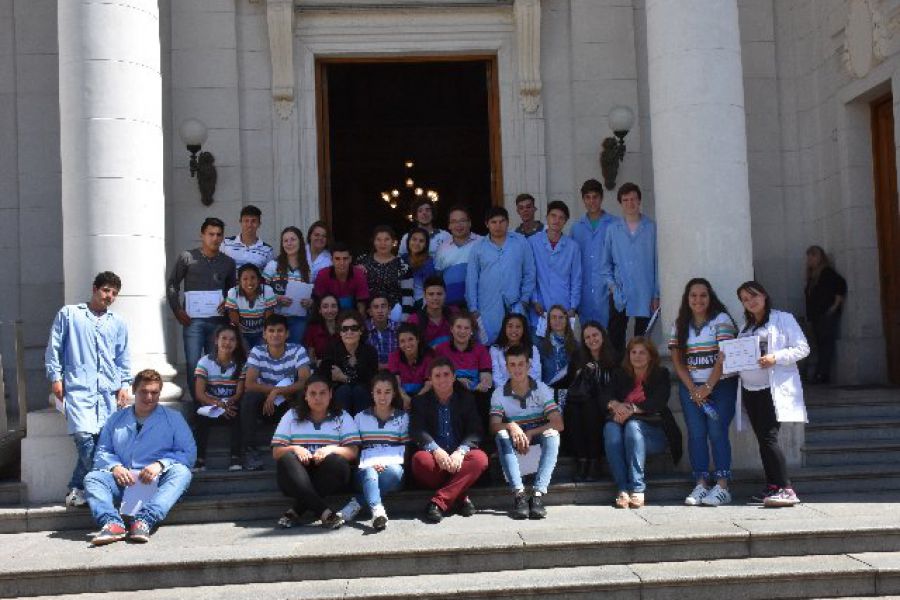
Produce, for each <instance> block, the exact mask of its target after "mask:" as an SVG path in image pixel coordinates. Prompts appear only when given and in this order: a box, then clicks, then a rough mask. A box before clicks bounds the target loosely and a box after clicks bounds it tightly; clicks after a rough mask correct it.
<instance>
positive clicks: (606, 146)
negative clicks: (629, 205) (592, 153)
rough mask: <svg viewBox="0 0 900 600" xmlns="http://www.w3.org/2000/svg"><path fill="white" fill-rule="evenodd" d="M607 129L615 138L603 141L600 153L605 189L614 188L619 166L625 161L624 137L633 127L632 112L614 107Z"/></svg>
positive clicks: (626, 108)
mask: <svg viewBox="0 0 900 600" xmlns="http://www.w3.org/2000/svg"><path fill="white" fill-rule="evenodd" d="M608 119H609V127H610V129H612V131H613V133H614V134H615V136H616V137H608V138H606V139H605V140H603V144H602V147H603V150H601V151H600V171H601V173H603V184H604V185H605V186H606V189H608V190H611V189H613V188H614V187H616V177H617V176H618V174H619V165H620V164H621V163H622V161H623V160H625V136H626V135H628V132H629V131H631V128H632V126H634V112H632V110H631V109H630V108H628V107H627V106H614V107H612V109H611V110H610V111H609V116H608Z"/></svg>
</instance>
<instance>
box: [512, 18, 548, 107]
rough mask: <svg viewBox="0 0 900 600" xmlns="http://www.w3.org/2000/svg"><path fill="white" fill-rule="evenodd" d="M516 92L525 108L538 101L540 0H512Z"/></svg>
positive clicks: (540, 87) (539, 90) (540, 84)
mask: <svg viewBox="0 0 900 600" xmlns="http://www.w3.org/2000/svg"><path fill="white" fill-rule="evenodd" d="M514 11H515V16H516V41H517V43H518V54H519V95H520V96H521V102H522V108H523V109H525V112H528V113H533V112H535V111H537V109H538V107H539V106H540V105H541V89H542V87H543V84H542V83H541V1H540V0H515V5H514Z"/></svg>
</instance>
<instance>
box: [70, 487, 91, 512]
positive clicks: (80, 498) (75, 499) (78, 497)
mask: <svg viewBox="0 0 900 600" xmlns="http://www.w3.org/2000/svg"><path fill="white" fill-rule="evenodd" d="M65 503H66V506H73V507H77V506H84V505H85V504H87V500H86V499H85V497H84V490H79V489H77V488H72V489H71V490H69V493H68V495H67V496H66V499H65Z"/></svg>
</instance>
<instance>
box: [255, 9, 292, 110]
mask: <svg viewBox="0 0 900 600" xmlns="http://www.w3.org/2000/svg"><path fill="white" fill-rule="evenodd" d="M251 1H252V0H251ZM266 21H267V22H268V26H269V53H270V55H271V59H272V100H273V101H274V103H275V111H276V112H277V113H278V116H280V117H281V118H282V119H287V118H288V117H290V116H291V113H292V112H293V110H294V1H293V0H266Z"/></svg>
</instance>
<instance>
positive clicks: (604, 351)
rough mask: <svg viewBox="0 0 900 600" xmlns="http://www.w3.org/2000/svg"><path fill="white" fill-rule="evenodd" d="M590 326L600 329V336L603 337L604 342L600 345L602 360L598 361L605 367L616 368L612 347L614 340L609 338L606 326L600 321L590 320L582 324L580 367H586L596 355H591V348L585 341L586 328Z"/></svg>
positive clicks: (579, 354)
mask: <svg viewBox="0 0 900 600" xmlns="http://www.w3.org/2000/svg"><path fill="white" fill-rule="evenodd" d="M588 327H593V328H594V329H596V330H597V331H599V332H600V337H602V338H603V344H601V345H600V360H599V361H598V362H599V363H600V367H601V368H603V369H614V368H615V367H616V359H615V358H614V357H613V353H612V349H611V346H612V341H611V340H610V339H609V334H608V333H607V332H606V328H605V327H604V326H603V325H601V324H600V323H599V322H598V321H588V322H587V323H585V324H584V325H582V326H581V348H580V352H579V353H578V369H582V368H584V366H585V365H586V364H588V363H589V362H592V361H593V360H594V357H593V356H592V355H591V349H590V348H588V347H587V344H585V343H584V330H585V329H587V328H588Z"/></svg>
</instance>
